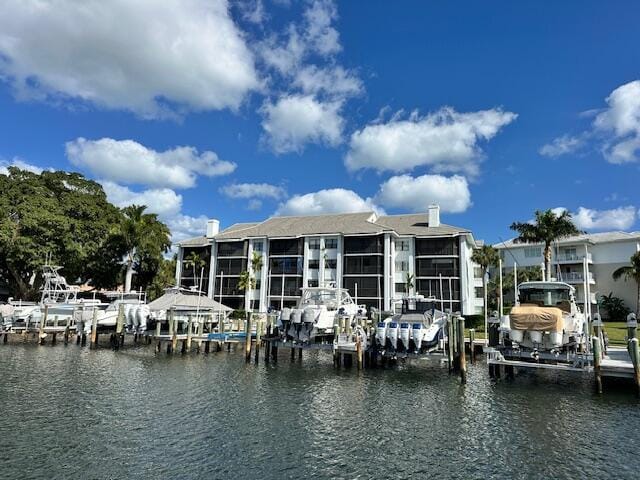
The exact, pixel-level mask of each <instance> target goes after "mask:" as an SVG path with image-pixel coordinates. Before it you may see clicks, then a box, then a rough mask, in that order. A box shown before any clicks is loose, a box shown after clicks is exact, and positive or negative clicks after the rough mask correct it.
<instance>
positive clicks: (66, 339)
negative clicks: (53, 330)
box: [64, 318, 71, 345]
mask: <svg viewBox="0 0 640 480" xmlns="http://www.w3.org/2000/svg"><path fill="white" fill-rule="evenodd" d="M70 332H71V319H70V318H67V325H66V326H65V327H64V344H65V345H67V344H69V334H70Z"/></svg>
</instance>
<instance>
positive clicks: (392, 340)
mask: <svg viewBox="0 0 640 480" xmlns="http://www.w3.org/2000/svg"><path fill="white" fill-rule="evenodd" d="M398 330H399V328H398V323H397V322H394V321H391V322H390V323H389V326H388V327H387V342H388V343H389V345H390V346H391V348H392V349H393V350H397V349H398V334H399V332H398Z"/></svg>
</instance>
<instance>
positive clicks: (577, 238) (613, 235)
mask: <svg viewBox="0 0 640 480" xmlns="http://www.w3.org/2000/svg"><path fill="white" fill-rule="evenodd" d="M624 241H640V232H619V231H618V232H600V233H584V234H582V235H573V236H571V237H567V238H563V239H562V240H558V241H557V242H554V243H555V244H558V245H569V244H572V243H590V244H599V243H611V242H624ZM523 245H527V244H525V243H517V242H516V241H515V238H512V239H510V240H507V241H506V242H504V243H502V242H501V243H497V244H495V245H494V247H496V248H514V247H520V246H523ZM529 245H542V244H541V243H540V244H529Z"/></svg>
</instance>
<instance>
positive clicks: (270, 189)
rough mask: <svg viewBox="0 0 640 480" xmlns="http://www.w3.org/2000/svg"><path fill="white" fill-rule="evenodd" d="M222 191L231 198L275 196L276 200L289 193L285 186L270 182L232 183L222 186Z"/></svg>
mask: <svg viewBox="0 0 640 480" xmlns="http://www.w3.org/2000/svg"><path fill="white" fill-rule="evenodd" d="M220 193H222V194H224V195H226V196H227V197H229V198H274V199H276V200H278V199H280V198H283V197H285V196H286V195H287V194H286V192H285V190H284V188H282V187H278V186H276V185H270V184H268V183H232V184H230V185H225V186H224V187H221V188H220Z"/></svg>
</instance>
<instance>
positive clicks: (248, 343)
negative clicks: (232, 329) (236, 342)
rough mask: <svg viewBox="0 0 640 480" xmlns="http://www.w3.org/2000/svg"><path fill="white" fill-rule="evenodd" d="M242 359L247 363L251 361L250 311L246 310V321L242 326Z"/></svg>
mask: <svg viewBox="0 0 640 480" xmlns="http://www.w3.org/2000/svg"><path fill="white" fill-rule="evenodd" d="M244 333H245V335H246V336H245V338H244V359H245V361H246V362H247V363H249V362H250V361H251V312H247V323H246V325H245V327H244Z"/></svg>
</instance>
